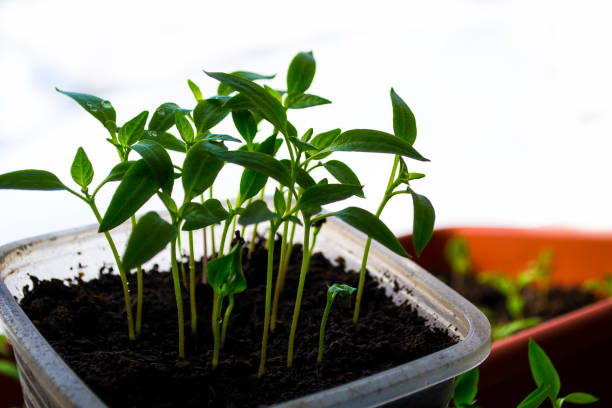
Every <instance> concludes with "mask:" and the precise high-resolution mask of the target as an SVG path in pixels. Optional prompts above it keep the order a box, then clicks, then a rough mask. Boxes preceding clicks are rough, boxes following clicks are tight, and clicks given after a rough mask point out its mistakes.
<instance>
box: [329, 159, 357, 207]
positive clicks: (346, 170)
mask: <svg viewBox="0 0 612 408" xmlns="http://www.w3.org/2000/svg"><path fill="white" fill-rule="evenodd" d="M323 167H325V169H326V170H327V171H329V174H331V175H332V176H334V178H335V179H336V180H338V181H339V182H340V183H342V184H350V185H353V186H360V185H361V182H360V181H359V178H357V175H356V174H355V173H354V172H353V170H351V168H350V167H349V166H347V165H346V164H344V163H343V162H341V161H339V160H330V161H328V162H326V163H323ZM355 195H356V196H357V197H361V198H365V195H364V194H363V190H361V192H360V193H359V194H355Z"/></svg>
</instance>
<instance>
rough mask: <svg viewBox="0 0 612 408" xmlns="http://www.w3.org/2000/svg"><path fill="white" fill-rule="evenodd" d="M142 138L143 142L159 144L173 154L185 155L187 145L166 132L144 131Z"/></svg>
mask: <svg viewBox="0 0 612 408" xmlns="http://www.w3.org/2000/svg"><path fill="white" fill-rule="evenodd" d="M142 138H143V139H144V140H153V141H154V142H157V143H159V144H160V145H162V146H163V147H164V149H167V150H174V151H175V152H180V153H185V151H186V150H187V145H186V144H185V143H184V142H183V141H182V140H180V139H178V138H177V137H176V136H174V135H172V134H171V133H168V132H157V131H154V130H145V132H144V134H143V136H142Z"/></svg>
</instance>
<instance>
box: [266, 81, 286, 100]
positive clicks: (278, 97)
mask: <svg viewBox="0 0 612 408" xmlns="http://www.w3.org/2000/svg"><path fill="white" fill-rule="evenodd" d="M263 87H264V89H265V90H266V92H268V93H269V94H270V95H272V96H273V97H274V98H275V99H276V100H277V101H279V102H280V103H282V102H283V95H282V94H281V92H280V91H277V90H276V89H274V88H270V87H269V86H268V85H264V86H263Z"/></svg>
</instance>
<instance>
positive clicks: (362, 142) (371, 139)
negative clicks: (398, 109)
mask: <svg viewBox="0 0 612 408" xmlns="http://www.w3.org/2000/svg"><path fill="white" fill-rule="evenodd" d="M337 151H346V152H371V153H393V154H399V155H402V156H406V157H410V158H412V159H415V160H420V161H429V160H428V159H426V158H425V157H423V156H421V154H420V153H419V152H417V151H416V150H414V148H413V147H412V145H411V144H410V143H408V142H407V141H405V140H404V139H400V138H399V137H397V136H393V135H390V134H389V133H385V132H381V131H378V130H370V129H353V130H347V131H346V132H344V133H342V134H341V135H340V136H339V137H338V138H337V139H336V140H334V142H333V143H332V144H331V145H330V146H328V147H327V148H326V149H324V150H322V151H321V152H319V153H317V154H316V155H315V157H319V156H320V155H321V154H322V153H327V152H337Z"/></svg>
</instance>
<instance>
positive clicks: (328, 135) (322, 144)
mask: <svg viewBox="0 0 612 408" xmlns="http://www.w3.org/2000/svg"><path fill="white" fill-rule="evenodd" d="M341 133H342V131H341V130H340V129H332V130H328V131H327V132H323V133H319V134H318V135H316V136H315V137H313V138H312V141H311V142H310V144H311V145H313V146H315V147H316V148H317V149H319V150H321V149H325V148H326V147H328V146H329V145H330V144H332V142H333V141H334V140H336V139H337V138H338V136H340V134H341Z"/></svg>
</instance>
